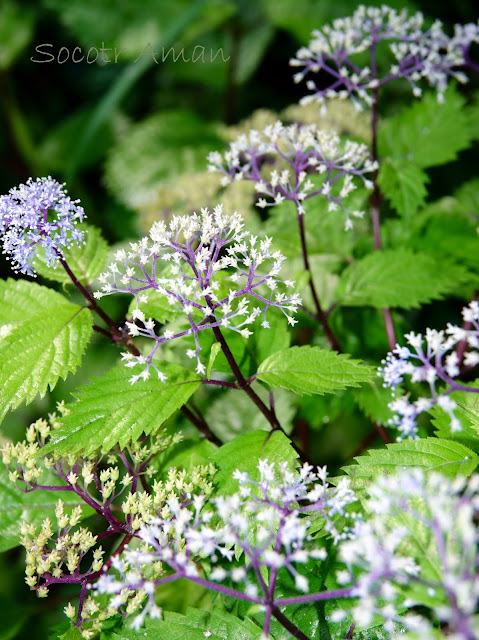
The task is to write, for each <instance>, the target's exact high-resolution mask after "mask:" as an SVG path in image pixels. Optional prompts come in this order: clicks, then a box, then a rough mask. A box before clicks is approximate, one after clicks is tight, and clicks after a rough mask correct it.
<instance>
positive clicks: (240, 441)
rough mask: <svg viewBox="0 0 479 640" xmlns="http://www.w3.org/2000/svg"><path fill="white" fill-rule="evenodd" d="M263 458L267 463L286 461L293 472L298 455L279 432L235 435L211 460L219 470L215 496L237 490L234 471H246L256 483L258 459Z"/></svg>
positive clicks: (216, 477)
mask: <svg viewBox="0 0 479 640" xmlns="http://www.w3.org/2000/svg"><path fill="white" fill-rule="evenodd" d="M265 458H267V459H268V460H269V462H277V463H279V462H287V463H288V464H289V466H290V467H291V468H292V469H293V468H295V467H296V465H297V461H298V454H297V453H296V451H295V450H294V449H293V447H292V446H291V442H290V440H289V439H288V438H287V437H286V436H285V434H284V433H282V432H281V431H272V432H270V433H266V432H265V431H252V432H251V433H246V434H244V435H241V436H236V438H234V440H231V442H228V443H227V444H225V445H223V446H222V447H220V448H219V449H217V450H216V451H215V453H214V455H213V456H212V457H211V462H213V464H215V465H216V466H217V467H218V472H217V473H216V475H215V486H216V494H217V495H231V494H232V493H235V492H236V491H237V490H238V481H237V480H235V479H234V478H233V472H234V471H235V470H236V469H239V470H240V471H246V472H247V473H248V474H249V476H250V477H251V478H252V479H253V480H259V471H258V460H260V459H265Z"/></svg>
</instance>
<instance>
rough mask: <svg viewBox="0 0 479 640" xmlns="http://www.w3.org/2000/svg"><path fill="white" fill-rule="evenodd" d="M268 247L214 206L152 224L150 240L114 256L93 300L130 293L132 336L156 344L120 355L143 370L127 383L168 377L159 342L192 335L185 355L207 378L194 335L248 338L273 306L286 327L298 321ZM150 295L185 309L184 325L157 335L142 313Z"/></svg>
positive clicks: (287, 283)
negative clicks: (218, 332)
mask: <svg viewBox="0 0 479 640" xmlns="http://www.w3.org/2000/svg"><path fill="white" fill-rule="evenodd" d="M271 242H272V241H271V238H267V237H265V238H263V239H258V238H257V237H256V236H253V235H251V234H250V233H249V232H248V231H244V230H243V219H242V217H241V216H240V215H239V214H238V213H236V212H235V213H233V214H227V213H225V212H224V211H223V207H222V205H218V206H216V207H215V208H214V209H213V211H212V212H210V211H209V210H208V209H202V210H201V214H197V213H194V214H193V215H190V216H175V217H174V218H173V219H172V220H171V222H170V223H169V225H168V227H167V226H166V225H165V223H164V222H156V223H155V224H154V225H153V226H152V228H151V231H150V239H148V238H143V239H142V240H141V241H140V242H136V243H132V244H131V250H130V251H124V250H120V251H118V252H117V253H116V259H117V261H118V262H117V263H113V264H111V265H110V268H109V271H108V272H106V273H104V274H102V275H101V276H100V278H99V279H100V281H101V282H102V283H103V287H102V291H101V292H96V293H95V294H94V295H95V297H96V298H101V297H102V296H104V295H110V294H114V293H130V294H132V295H134V296H135V298H136V301H137V308H136V309H135V310H134V311H133V322H127V327H128V330H129V332H130V335H131V336H143V337H147V338H152V339H153V340H155V342H156V345H155V346H154V348H153V350H152V351H151V353H150V354H149V355H148V356H143V355H142V356H138V357H136V356H133V355H131V354H129V353H126V354H124V356H123V357H124V359H125V360H126V366H127V367H134V366H135V365H137V364H140V365H143V366H144V369H143V371H142V372H141V373H140V374H138V375H135V376H133V377H132V378H131V382H132V383H133V382H136V381H138V380H139V379H140V378H142V379H144V380H146V379H147V378H148V377H149V375H150V371H149V369H150V367H153V368H154V369H155V370H156V372H157V374H158V377H159V379H160V380H165V379H166V378H165V375H164V374H163V373H162V372H161V371H159V370H158V368H157V367H156V365H155V364H154V363H153V357H154V355H155V353H156V351H157V350H158V348H159V347H160V345H161V344H164V343H166V342H169V341H170V340H174V339H176V338H182V337H186V336H193V338H194V343H195V349H188V350H187V355H188V356H189V357H191V358H194V357H196V361H197V367H196V371H197V373H199V374H204V373H205V366H204V364H203V363H202V362H201V360H200V355H199V354H200V351H201V346H200V343H199V340H198V332H199V331H202V330H206V329H215V328H217V327H218V328H220V327H221V328H229V329H232V330H234V331H236V332H238V333H240V334H241V336H243V337H244V338H248V337H249V336H250V335H252V331H251V325H252V324H253V323H254V322H255V321H256V319H257V318H258V317H259V316H260V315H261V314H262V316H263V321H262V327H264V328H269V323H268V321H267V319H266V312H267V310H268V309H269V308H270V307H277V308H278V309H280V310H281V311H282V312H283V313H284V315H285V316H286V318H287V319H288V322H289V324H291V325H294V324H295V323H296V322H297V321H296V320H295V319H294V317H293V315H292V314H294V313H295V312H296V311H297V308H298V305H299V304H300V303H301V299H300V297H299V295H297V294H291V295H288V294H287V293H286V290H287V289H288V288H292V287H293V286H294V282H292V281H291V280H284V281H283V280H281V279H280V278H279V277H278V276H279V273H280V271H281V265H282V263H283V261H284V259H285V258H284V256H283V255H282V254H281V253H280V252H279V251H273V250H272V249H271ZM148 291H155V292H158V293H159V294H161V295H162V296H164V299H165V302H166V303H168V304H169V305H170V306H171V308H172V309H175V310H177V311H180V312H182V313H183V314H184V315H185V316H186V319H187V321H188V328H187V329H185V330H183V331H179V332H177V333H175V332H173V331H171V330H170V329H166V330H164V331H163V332H162V333H161V334H160V335H158V334H157V333H156V331H155V328H156V323H155V321H154V320H153V319H152V318H147V317H146V316H145V313H144V312H143V311H142V310H141V308H140V306H141V305H142V304H144V303H146V302H148V295H147V294H148Z"/></svg>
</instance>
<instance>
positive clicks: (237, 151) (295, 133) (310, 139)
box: [208, 121, 377, 229]
mask: <svg viewBox="0 0 479 640" xmlns="http://www.w3.org/2000/svg"><path fill="white" fill-rule="evenodd" d="M271 161H273V168H272V169H270V170H269V171H265V170H264V166H265V165H266V166H271ZM208 162H209V165H208V170H209V171H218V172H220V173H222V174H223V178H222V180H221V184H222V185H223V186H226V185H228V184H230V183H232V182H235V181H238V180H249V181H252V182H255V186H256V191H258V193H259V194H260V195H261V197H260V198H259V200H258V201H257V203H256V204H257V206H258V207H261V208H264V207H271V206H275V205H278V204H281V203H282V202H284V201H285V200H290V201H292V202H294V204H295V206H296V208H297V210H298V213H301V214H304V213H305V208H304V204H303V203H304V201H305V200H307V199H309V198H312V197H314V196H317V195H320V194H321V195H323V196H324V197H326V198H327V200H328V202H329V205H328V207H329V211H335V210H337V209H338V207H341V208H342V209H343V211H344V212H345V214H346V219H347V222H346V228H347V229H349V228H351V226H352V221H351V218H350V215H352V216H355V217H362V216H363V215H364V212H363V211H351V210H349V209H347V208H346V207H345V206H344V204H343V202H342V201H343V200H344V199H345V198H346V197H347V196H348V195H349V194H350V193H351V192H352V191H354V189H356V186H357V185H356V184H355V183H354V177H357V178H360V179H361V180H362V182H363V184H364V186H365V187H366V188H367V189H372V187H373V183H372V182H371V180H369V179H368V178H367V176H366V174H370V173H372V172H373V171H375V170H376V169H377V163H375V162H372V161H371V160H370V154H369V149H368V148H367V146H366V145H364V144H360V143H358V142H354V141H352V140H347V141H346V142H343V141H342V140H341V139H340V137H339V136H338V135H337V134H336V133H335V132H333V131H323V130H321V129H318V128H317V127H316V126H315V125H314V124H311V125H301V124H298V123H296V124H291V125H289V126H286V125H284V124H282V123H281V122H280V121H277V122H276V123H275V124H273V125H268V126H267V127H265V129H264V131H262V132H259V131H256V130H254V129H253V130H251V131H250V132H249V133H248V134H243V135H241V136H239V137H238V139H237V140H236V141H234V142H232V143H231V144H230V146H229V148H228V150H227V151H226V152H225V153H224V154H223V155H222V154H221V153H219V152H218V151H215V152H212V153H210V154H209V156H208ZM278 167H279V168H278ZM318 175H319V176H322V177H323V180H322V182H321V184H319V183H318V182H317V180H315V181H313V180H312V179H311V178H312V177H314V176H316V177H317V176H318ZM264 196H266V197H268V198H269V200H266V199H265V197H264Z"/></svg>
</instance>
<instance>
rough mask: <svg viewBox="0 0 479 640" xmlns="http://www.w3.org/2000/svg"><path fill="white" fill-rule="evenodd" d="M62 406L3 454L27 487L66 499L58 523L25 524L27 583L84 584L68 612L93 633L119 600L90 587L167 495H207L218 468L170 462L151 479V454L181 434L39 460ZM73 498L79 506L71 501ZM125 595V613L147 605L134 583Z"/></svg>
mask: <svg viewBox="0 0 479 640" xmlns="http://www.w3.org/2000/svg"><path fill="white" fill-rule="evenodd" d="M58 408H59V414H50V416H49V420H48V421H46V420H42V419H40V420H37V421H36V422H35V423H33V424H32V425H31V426H30V427H29V428H28V430H27V434H26V440H24V441H23V442H18V443H16V444H12V443H7V444H5V445H4V446H3V447H2V458H3V462H4V464H6V465H7V468H8V469H9V477H10V480H11V481H12V482H14V483H15V484H16V485H17V487H18V488H19V489H21V490H22V491H24V492H27V493H28V492H31V491H37V490H47V491H54V492H58V493H59V495H61V496H62V498H63V500H62V499H60V500H59V501H58V503H57V506H56V509H55V520H56V522H52V521H51V520H50V518H46V519H45V520H44V521H43V523H42V524H41V526H40V528H39V527H38V526H37V525H35V524H32V523H30V522H27V521H25V522H22V523H21V526H20V532H21V544H22V545H23V546H24V547H25V550H26V568H25V574H26V577H25V582H26V583H27V585H28V586H29V587H30V588H31V589H34V590H35V591H36V593H37V595H38V596H39V597H46V596H48V594H49V589H50V587H51V586H52V585H56V584H77V585H81V587H82V592H81V596H80V602H79V605H78V608H77V609H76V608H75V607H73V606H72V605H68V606H67V607H66V608H65V613H66V615H67V616H68V617H70V618H71V619H72V620H73V619H75V624H76V625H77V626H79V627H81V628H82V633H83V635H84V637H85V638H91V637H93V636H94V635H95V634H96V633H97V631H98V630H99V629H100V628H101V626H102V624H103V622H104V621H105V620H106V619H107V618H109V617H111V616H112V615H115V614H116V613H117V609H118V608H119V607H111V606H110V607H102V606H100V605H99V604H98V603H97V602H96V601H95V600H94V599H93V598H92V597H86V591H87V587H88V586H89V585H90V584H92V583H93V582H95V581H96V580H97V579H98V578H99V576H100V575H101V574H102V571H103V570H108V569H109V568H110V566H111V565H112V563H114V562H116V560H115V558H116V555H118V554H120V553H121V551H122V549H123V548H124V546H125V544H127V543H128V541H129V540H131V539H132V538H133V537H138V532H139V530H140V529H141V527H142V526H143V525H144V524H145V523H146V522H148V521H149V520H150V519H151V518H152V517H153V516H156V515H158V513H160V512H161V509H162V507H163V506H164V504H165V501H168V500H173V498H174V497H175V496H176V499H178V497H179V498H181V499H183V496H189V498H191V496H192V495H193V493H194V492H201V494H202V496H204V497H207V496H208V495H209V494H210V493H211V491H212V485H211V482H210V479H211V476H212V474H213V473H214V471H215V469H214V467H212V466H211V465H210V466H208V465H207V466H201V465H199V466H196V467H193V468H192V469H191V470H190V472H189V474H187V473H186V472H185V471H178V470H177V469H176V468H174V467H171V468H169V470H168V473H167V477H166V480H165V481H160V480H155V481H153V482H152V483H151V487H150V486H149V484H148V481H147V479H148V478H149V477H151V475H152V473H154V472H156V471H157V470H156V469H154V468H153V467H152V466H151V461H152V459H153V458H154V457H155V456H156V455H158V454H159V453H161V452H163V451H164V450H165V449H167V448H168V447H170V446H172V445H173V444H175V443H177V442H179V441H180V440H181V434H176V435H175V436H165V435H164V434H160V435H158V436H155V437H153V438H151V439H143V440H142V441H139V442H135V443H132V444H131V445H130V446H129V447H128V448H126V449H124V450H114V451H111V452H110V453H109V454H108V456H107V457H106V458H107V459H106V460H103V459H102V457H101V456H99V455H92V456H89V457H86V458H82V457H78V456H72V457H68V456H67V457H60V458H55V457H53V456H46V457H44V458H42V459H39V454H40V455H41V448H42V447H43V446H44V445H45V444H46V443H47V442H48V440H49V438H50V436H51V434H52V432H53V431H54V430H55V429H58V428H59V427H60V426H61V417H62V416H63V415H65V414H66V413H67V412H68V409H66V407H64V406H63V404H60V405H59V407H58ZM73 504H75V505H76V506H74V507H73V508H72V505H73ZM84 508H87V509H89V512H90V513H91V512H92V511H93V512H95V513H96V514H97V516H99V517H100V519H101V520H100V521H102V522H103V528H101V529H100V530H99V532H97V533H96V534H93V532H92V531H90V529H89V528H88V527H85V526H80V522H81V521H82V520H83V518H84V517H85V515H88V513H87V514H85V513H84ZM112 536H113V537H115V536H116V537H117V538H118V537H120V544H119V546H118V548H117V550H116V551H115V552H114V553H113V555H111V556H110V558H104V555H105V550H104V549H103V547H102V544H101V543H102V541H105V540H107V539H108V538H110V537H112ZM107 542H108V540H107ZM108 546H109V545H108ZM157 569H158V568H157ZM122 597H123V598H124V599H123V604H124V605H125V606H124V608H123V613H125V614H127V615H130V614H132V613H133V612H134V611H135V610H136V609H137V608H138V607H139V606H140V605H141V603H142V601H143V600H144V598H145V594H144V592H142V591H140V592H136V591H135V592H133V591H132V590H130V591H125V592H124V593H123V594H122Z"/></svg>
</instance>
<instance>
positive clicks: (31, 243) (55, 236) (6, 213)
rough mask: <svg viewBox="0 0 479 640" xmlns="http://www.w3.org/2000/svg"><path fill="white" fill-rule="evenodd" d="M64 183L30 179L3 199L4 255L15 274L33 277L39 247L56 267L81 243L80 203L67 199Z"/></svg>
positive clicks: (0, 199)
mask: <svg viewBox="0 0 479 640" xmlns="http://www.w3.org/2000/svg"><path fill="white" fill-rule="evenodd" d="M64 186H65V185H63V184H60V183H58V182H57V181H56V180H53V178H51V177H50V176H49V177H48V178H37V179H36V180H33V179H32V178H30V179H29V180H28V181H27V183H26V184H21V185H20V186H19V187H14V188H13V189H10V191H9V192H8V194H7V195H4V196H1V197H0V235H1V236H2V244H3V253H5V254H6V255H7V260H11V261H12V268H13V269H14V271H19V272H20V273H25V274H27V275H30V276H34V275H35V272H34V269H33V267H32V262H33V259H34V257H35V250H36V247H37V246H41V247H43V249H44V250H45V258H46V261H47V264H48V265H51V264H54V263H55V262H57V261H58V260H59V258H60V257H62V255H63V251H64V250H65V249H66V248H67V247H69V246H71V245H72V244H73V242H76V243H77V244H81V243H82V242H83V237H84V232H83V231H81V230H79V229H78V228H77V226H76V225H77V223H78V222H82V220H83V218H84V217H85V213H84V211H83V208H82V207H81V206H79V204H78V203H79V200H72V199H71V198H70V197H69V196H67V194H66V191H65V189H64Z"/></svg>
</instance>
